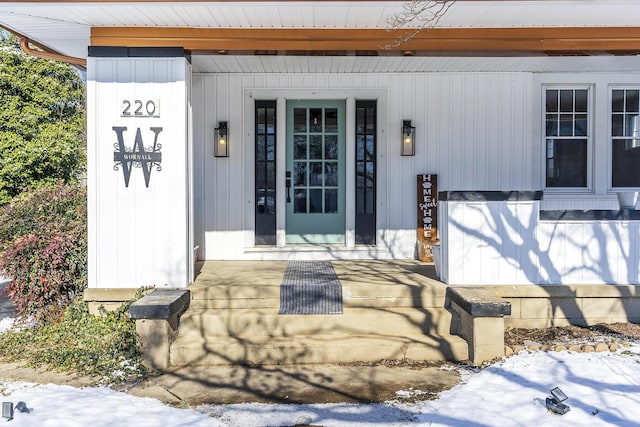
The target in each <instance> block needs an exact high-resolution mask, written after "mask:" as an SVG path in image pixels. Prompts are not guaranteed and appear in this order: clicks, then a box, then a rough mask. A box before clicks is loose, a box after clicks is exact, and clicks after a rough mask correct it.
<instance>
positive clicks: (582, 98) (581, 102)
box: [575, 89, 589, 113]
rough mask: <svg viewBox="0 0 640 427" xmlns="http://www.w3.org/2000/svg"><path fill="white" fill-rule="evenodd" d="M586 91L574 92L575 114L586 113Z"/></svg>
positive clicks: (587, 96)
mask: <svg viewBox="0 0 640 427" xmlns="http://www.w3.org/2000/svg"><path fill="white" fill-rule="evenodd" d="M588 93H589V92H588V91H587V90H584V89H583V90H576V91H575V94H576V110H575V111H576V113H586V112H587V104H588V98H589V95H588Z"/></svg>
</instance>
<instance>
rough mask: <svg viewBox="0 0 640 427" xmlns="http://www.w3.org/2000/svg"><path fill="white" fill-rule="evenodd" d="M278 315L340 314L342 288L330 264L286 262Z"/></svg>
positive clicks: (322, 262)
mask: <svg viewBox="0 0 640 427" xmlns="http://www.w3.org/2000/svg"><path fill="white" fill-rule="evenodd" d="M279 314H342V285H341V284H340V280H339V279H338V275H337V274H336V272H335V270H334V269H333V265H332V264H331V261H289V262H288V263H287V268H286V270H285V271H284V278H283V279H282V283H280V311H279Z"/></svg>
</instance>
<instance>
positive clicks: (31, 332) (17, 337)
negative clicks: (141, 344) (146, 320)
mask: <svg viewBox="0 0 640 427" xmlns="http://www.w3.org/2000/svg"><path fill="white" fill-rule="evenodd" d="M129 305H130V302H128V303H125V304H123V305H122V307H121V308H120V309H119V310H117V311H113V312H103V313H102V315H101V316H94V315H91V314H89V310H88V308H87V304H86V303H85V302H84V301H82V300H80V299H79V300H78V301H77V302H75V303H73V304H70V305H69V306H67V308H66V310H65V312H64V314H63V316H62V318H61V320H60V322H57V323H43V324H38V325H36V326H35V327H23V328H18V329H14V330H10V331H7V332H5V333H4V334H0V360H3V361H7V362H25V364H26V366H28V367H40V366H46V367H47V368H48V369H51V370H55V371H64V372H74V373H78V374H81V375H86V376H91V377H94V378H95V379H96V382H102V383H105V382H106V383H114V382H120V381H128V380H132V379H135V378H139V377H141V376H143V375H144V372H145V371H144V368H143V367H142V363H141V355H140V352H139V350H138V349H137V346H136V332H135V322H134V321H133V320H131V319H129V317H128V314H127V313H128V308H129Z"/></svg>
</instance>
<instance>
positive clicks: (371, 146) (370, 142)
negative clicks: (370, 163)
mask: <svg viewBox="0 0 640 427" xmlns="http://www.w3.org/2000/svg"><path fill="white" fill-rule="evenodd" d="M375 152H376V137H375V135H367V156H366V159H367V160H373V159H374V157H375Z"/></svg>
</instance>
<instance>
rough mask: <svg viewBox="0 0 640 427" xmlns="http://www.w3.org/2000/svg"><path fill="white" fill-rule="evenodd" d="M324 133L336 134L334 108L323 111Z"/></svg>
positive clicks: (336, 121)
mask: <svg viewBox="0 0 640 427" xmlns="http://www.w3.org/2000/svg"><path fill="white" fill-rule="evenodd" d="M324 120H325V125H324V131H325V132H329V133H336V132H338V110H336V109H335V108H327V109H326V110H324Z"/></svg>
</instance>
